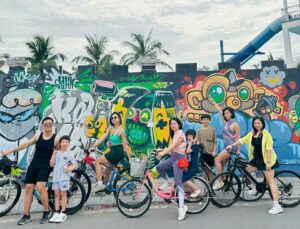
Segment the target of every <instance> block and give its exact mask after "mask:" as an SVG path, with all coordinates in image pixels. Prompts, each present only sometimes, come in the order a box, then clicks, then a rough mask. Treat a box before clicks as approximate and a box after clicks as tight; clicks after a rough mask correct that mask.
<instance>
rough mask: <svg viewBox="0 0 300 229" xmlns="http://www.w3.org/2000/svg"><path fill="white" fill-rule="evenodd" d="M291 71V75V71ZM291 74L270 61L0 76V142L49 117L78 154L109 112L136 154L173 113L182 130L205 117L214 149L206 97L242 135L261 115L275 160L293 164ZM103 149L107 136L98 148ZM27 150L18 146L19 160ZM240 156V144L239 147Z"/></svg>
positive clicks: (296, 115) (161, 140)
mask: <svg viewBox="0 0 300 229" xmlns="http://www.w3.org/2000/svg"><path fill="white" fill-rule="evenodd" d="M291 72H292V73H291ZM293 72H295V71H289V69H286V70H279V68H278V67H277V66H276V65H274V64H272V65H270V66H266V67H264V68H263V69H262V70H261V71H260V72H259V71H257V70H241V71H237V70H235V69H221V70H220V71H216V72H209V74H205V72H201V74H200V73H199V74H198V73H196V72H195V74H194V75H188V74H186V75H185V74H182V73H177V72H174V73H151V74H147V73H128V74H127V73H126V74H124V75H122V76H120V75H118V76H114V74H111V75H101V76H98V75H95V74H94V73H92V71H91V70H90V69H86V70H84V71H83V72H79V73H74V74H62V73H60V72H59V71H58V70H57V69H55V68H52V69H47V71H46V70H45V71H44V73H45V82H43V81H42V80H41V77H40V76H39V75H31V74H29V73H25V72H17V73H13V74H8V75H6V76H5V77H3V78H2V79H1V80H2V84H1V93H0V147H1V149H7V148H11V147H13V146H16V145H17V144H20V143H22V142H24V141H26V140H27V139H29V138H30V137H32V136H33V135H34V134H35V133H36V132H37V131H39V130H38V129H39V123H40V120H41V119H42V118H43V117H45V116H50V117H52V118H53V119H54V121H55V131H56V133H57V134H58V135H60V136H61V135H69V136H70V137H71V144H70V146H71V150H72V152H73V153H74V155H75V156H76V158H77V159H78V160H81V159H82V156H83V149H87V148H88V147H89V146H90V144H92V143H93V142H94V141H95V140H96V139H99V138H101V137H102V136H103V135H104V133H105V132H106V131H107V129H108V128H109V117H110V115H111V113H112V112H118V113H119V114H120V116H121V120H122V124H121V125H122V127H123V128H124V130H125V132H126V135H127V141H128V144H129V146H130V148H131V153H132V154H134V155H136V156H140V155H141V154H147V153H148V150H151V149H153V148H165V147H167V146H169V144H171V138H170V133H169V121H170V119H171V118H172V117H179V118H180V119H182V120H183V122H184V130H186V129H188V128H194V129H198V128H199V127H200V126H201V122H200V117H201V114H206V113H209V114H211V115H212V122H211V125H213V126H214V127H215V128H216V130H217V138H218V151H221V150H222V148H223V140H222V127H223V126H222V125H223V124H222V121H221V120H220V117H219V114H218V113H217V111H216V109H215V106H214V105H213V104H212V103H211V99H212V100H214V102H215V103H218V104H219V106H220V107H221V108H225V107H227V106H230V107H233V108H234V109H235V110H236V121H237V122H238V123H239V125H240V129H241V136H243V135H245V134H246V133H247V132H248V131H250V130H251V128H252V126H251V125H252V124H251V121H252V117H253V116H262V117H264V119H265V120H266V128H267V130H269V131H270V132H271V134H272V136H273V138H274V149H275V150H276V152H277V154H278V158H279V162H280V164H281V165H282V166H287V167H288V166H294V165H298V167H299V164H300V144H299V142H300V121H299V120H300V94H299V87H298V85H299V83H300V80H298V79H297V78H295V77H294V76H293V74H294V73H293ZM98 149H99V150H100V151H102V152H108V151H109V148H108V147H107V144H106V141H104V143H103V144H101V145H100V146H99V148H98ZM32 152H34V148H30V149H27V150H24V151H22V152H19V158H18V159H19V163H20V164H23V165H26V164H28V162H29V160H30V155H31V154H32ZM241 152H242V154H243V155H244V156H245V157H246V155H247V153H246V152H247V148H245V146H243V147H241Z"/></svg>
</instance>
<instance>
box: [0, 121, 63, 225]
mask: <svg viewBox="0 0 300 229" xmlns="http://www.w3.org/2000/svg"><path fill="white" fill-rule="evenodd" d="M53 126H54V121H53V119H52V118H50V117H45V118H44V119H43V120H42V130H43V131H42V133H39V134H36V135H35V136H33V137H32V138H31V139H29V140H28V141H27V142H24V143H22V144H20V145H19V146H18V147H15V148H14V149H10V150H6V151H3V152H1V154H2V155H3V156H7V155H9V154H11V153H13V152H18V151H20V150H22V149H25V148H27V147H29V146H31V145H34V144H35V145H36V148H35V153H34V156H33V158H32V161H31V163H30V164H29V166H28V169H27V173H26V177H25V197H24V212H23V217H22V218H21V219H20V220H19V221H18V225H24V224H26V223H29V222H30V221H31V218H30V207H31V203H32V199H33V190H34V189H35V188H36V189H37V191H38V192H39V195H40V197H41V201H42V205H43V216H42V218H41V221H40V223H42V224H43V223H47V222H48V218H49V216H50V214H49V206H48V193H47V187H46V185H47V182H48V179H49V175H50V172H51V171H52V169H51V167H50V159H51V157H52V153H53V149H54V148H55V146H56V145H58V142H59V137H58V136H57V135H56V134H55V133H54V132H53Z"/></svg>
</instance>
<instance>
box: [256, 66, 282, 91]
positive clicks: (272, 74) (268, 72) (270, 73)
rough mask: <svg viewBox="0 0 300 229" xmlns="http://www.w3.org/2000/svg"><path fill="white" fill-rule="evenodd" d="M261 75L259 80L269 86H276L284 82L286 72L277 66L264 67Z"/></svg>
mask: <svg viewBox="0 0 300 229" xmlns="http://www.w3.org/2000/svg"><path fill="white" fill-rule="evenodd" d="M259 76H260V81H259V82H261V83H262V84H263V85H265V86H267V87H270V88H275V87H276V86H279V85H281V84H282V83H283V79H284V78H285V72H283V71H279V68H278V67H277V66H271V67H264V68H263V70H262V72H261V73H260V74H259Z"/></svg>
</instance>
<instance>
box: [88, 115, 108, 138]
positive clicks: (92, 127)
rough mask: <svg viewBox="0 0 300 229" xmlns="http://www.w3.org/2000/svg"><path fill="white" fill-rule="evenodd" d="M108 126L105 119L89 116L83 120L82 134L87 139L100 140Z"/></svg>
mask: <svg viewBox="0 0 300 229" xmlns="http://www.w3.org/2000/svg"><path fill="white" fill-rule="evenodd" d="M107 128H108V125H107V120H106V118H105V117H102V116H100V117H98V118H96V119H95V117H94V115H89V116H87V117H86V119H85V120H84V133H85V135H86V136H87V137H88V138H97V139H99V138H101V137H102V136H103V135H104V133H105V132H106V131H107Z"/></svg>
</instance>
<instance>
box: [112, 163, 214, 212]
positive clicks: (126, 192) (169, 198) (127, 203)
mask: <svg viewBox="0 0 300 229" xmlns="http://www.w3.org/2000/svg"><path fill="white" fill-rule="evenodd" d="M147 162H148V158H147V159H146V160H145V162H144V163H145V167H144V168H145V169H144V172H143V174H142V177H134V178H133V179H132V180H128V181H126V182H125V183H123V184H122V185H121V186H120V188H119V191H118V193H117V197H116V202H117V207H118V209H119V211H120V212H121V213H122V214H123V215H125V216H127V217H129V218H137V217H140V216H142V215H143V214H145V213H146V212H147V211H148V209H149V208H150V206H151V202H152V191H151V189H153V190H154V192H155V193H156V195H158V196H159V197H161V198H162V199H164V200H165V201H166V202H168V203H169V202H173V203H175V204H178V196H177V192H176V189H175V186H174V187H172V188H170V189H168V190H167V191H162V190H160V189H159V188H158V186H157V184H156V181H155V179H154V178H153V177H152V175H151V173H150V168H149V166H148V165H149V164H150V163H147ZM190 181H191V182H192V183H193V184H192V185H189V186H187V185H184V186H185V200H184V201H185V205H187V206H188V213H189V214H198V213H201V212H203V211H204V210H205V209H206V208H207V206H208V204H209V202H210V193H211V190H210V187H209V185H208V184H207V182H206V181H205V180H204V179H203V178H201V177H197V176H195V177H193V178H192V179H191V180H190ZM191 186H192V187H193V188H195V187H196V188H197V189H198V190H200V194H199V195H198V196H197V197H194V198H192V197H191V196H190V194H191V193H192V191H193V190H192V189H191Z"/></svg>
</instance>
